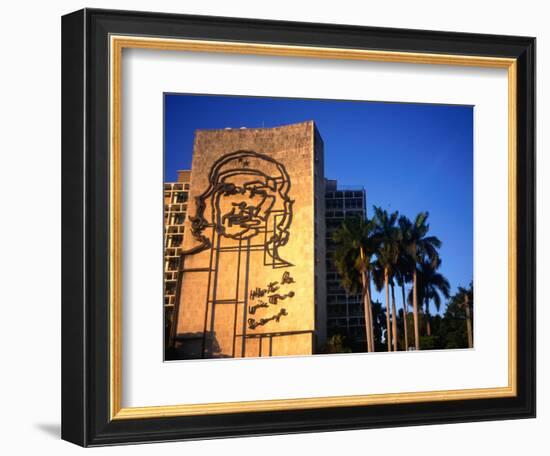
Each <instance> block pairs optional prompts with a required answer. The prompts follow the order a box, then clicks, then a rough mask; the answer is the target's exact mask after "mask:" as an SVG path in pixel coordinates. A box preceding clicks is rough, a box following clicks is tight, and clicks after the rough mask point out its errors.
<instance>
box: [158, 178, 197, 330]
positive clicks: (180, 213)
mask: <svg viewBox="0 0 550 456" xmlns="http://www.w3.org/2000/svg"><path fill="white" fill-rule="evenodd" d="M190 177H191V171H190V170H181V171H178V181H177V182H167V183H165V184H164V314H165V324H166V326H167V328H166V334H169V333H170V328H171V325H172V322H173V318H174V315H173V314H174V309H175V304H176V290H177V281H178V271H179V267H180V257H181V253H182V247H183V232H184V229H185V228H184V222H185V218H186V215H187V207H188V206H187V205H188V199H189V190H190V187H189V185H190Z"/></svg>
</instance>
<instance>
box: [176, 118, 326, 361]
mask: <svg viewBox="0 0 550 456" xmlns="http://www.w3.org/2000/svg"><path fill="white" fill-rule="evenodd" d="M323 171H324V150H323V141H322V139H321V136H320V135H319V132H318V131H317V129H316V127H315V124H314V122H312V121H309V122H302V123H298V124H292V125H287V126H282V127H275V128H252V129H246V128H241V129H224V130H198V131H197V132H196V133H195V142H194V148H193V160H192V169H191V174H190V182H189V194H188V209H187V212H186V213H187V217H186V218H185V221H184V225H183V229H182V232H181V234H182V235H183V232H185V236H182V243H183V245H182V247H181V250H178V251H175V250H174V253H179V254H180V256H179V258H180V260H179V263H178V264H177V267H178V270H179V273H178V274H177V280H176V289H175V292H176V294H175V301H174V302H175V307H174V312H175V313H174V315H175V319H174V321H175V322H176V323H175V324H174V325H173V331H172V334H171V338H170V339H171V340H170V342H171V343H172V344H173V345H174V346H175V348H176V350H177V352H178V356H179V357H180V358H184V359H187V358H205V357H208V358H210V357H249V356H254V357H260V356H278V355H308V354H313V353H315V352H316V351H317V350H318V349H319V347H322V346H324V344H325V339H326V328H327V324H326V318H327V315H326V305H325V303H326V281H325V276H326V271H325V267H326V266H325V265H326V262H325V257H326V252H325V249H326V245H325V238H326V234H325V198H324V197H323V195H324V194H325V179H324V172H323ZM179 220H181V219H179ZM178 229H179V228H178ZM178 234H179V231H178ZM178 240H179V238H178ZM177 248H180V246H179V245H178V246H177ZM170 259H171V257H170ZM170 259H168V261H170ZM174 264H175V263H174ZM170 272H172V271H171V270H170ZM169 291H172V288H170V290H169ZM172 296H173V295H168V297H169V298H171V297H172Z"/></svg>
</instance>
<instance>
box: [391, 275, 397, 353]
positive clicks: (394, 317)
mask: <svg viewBox="0 0 550 456" xmlns="http://www.w3.org/2000/svg"><path fill="white" fill-rule="evenodd" d="M391 314H392V334H393V351H397V312H396V310H395V290H394V286H393V283H392V284H391Z"/></svg>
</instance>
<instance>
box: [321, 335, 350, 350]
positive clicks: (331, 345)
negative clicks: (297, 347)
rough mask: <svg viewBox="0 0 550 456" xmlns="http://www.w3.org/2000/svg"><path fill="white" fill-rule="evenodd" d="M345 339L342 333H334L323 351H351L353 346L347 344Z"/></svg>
mask: <svg viewBox="0 0 550 456" xmlns="http://www.w3.org/2000/svg"><path fill="white" fill-rule="evenodd" d="M345 339H346V338H345V337H344V336H343V335H341V334H334V335H333V336H331V337H329V338H328V339H327V343H326V345H325V348H324V350H323V353H351V348H349V347H348V346H346V344H345Z"/></svg>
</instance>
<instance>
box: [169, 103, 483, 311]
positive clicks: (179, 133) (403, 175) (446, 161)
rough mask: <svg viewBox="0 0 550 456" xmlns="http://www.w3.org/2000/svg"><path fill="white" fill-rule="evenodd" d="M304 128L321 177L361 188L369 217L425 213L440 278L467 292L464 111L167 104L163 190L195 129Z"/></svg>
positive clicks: (469, 218) (468, 163) (183, 160)
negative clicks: (314, 131) (312, 126)
mask: <svg viewBox="0 0 550 456" xmlns="http://www.w3.org/2000/svg"><path fill="white" fill-rule="evenodd" d="M306 120H313V121H315V123H316V125H317V128H318V130H319V132H320V134H321V136H322V138H323V141H324V143H325V175H326V177H328V178H331V179H337V180H338V183H339V184H344V185H360V186H363V187H365V189H366V191H367V206H368V213H369V216H370V215H371V214H372V206H373V205H377V206H381V207H383V208H385V209H387V210H389V211H395V210H397V211H399V213H400V214H404V215H407V216H408V217H410V218H413V217H414V216H415V215H416V214H417V213H418V212H420V211H428V212H429V213H430V217H429V222H430V232H431V233H432V234H434V235H436V236H438V237H439V238H440V239H441V240H442V242H443V246H442V248H441V257H442V260H443V262H442V265H441V272H442V273H443V274H444V275H445V276H446V277H447V278H448V279H449V282H450V283H451V291H452V292H454V291H455V290H456V288H457V287H458V286H467V285H468V284H469V283H470V281H471V280H472V270H473V107H471V106H448V105H429V104H408V103H380V102H364V101H340V100H310V99H288V98H268V97H265V98H264V97H261V98H257V97H233V96H208V95H206V96H203V95H184V94H166V95H165V181H167V182H170V181H175V180H176V171H177V170H178V169H189V168H190V167H191V157H192V152H193V137H194V132H195V130H196V129H213V128H226V127H231V128H239V127H248V128H253V127H274V126H279V125H285V124H290V123H295V122H302V121H306ZM382 302H383V299H382ZM398 302H399V300H398ZM442 310H443V309H442ZM433 311H434V309H433V306H432V312H433Z"/></svg>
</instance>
